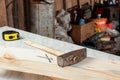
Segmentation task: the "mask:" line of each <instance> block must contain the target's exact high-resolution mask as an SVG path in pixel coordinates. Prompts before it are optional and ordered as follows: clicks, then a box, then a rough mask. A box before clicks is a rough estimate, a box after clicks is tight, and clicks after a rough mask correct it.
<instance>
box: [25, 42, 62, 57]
mask: <svg viewBox="0 0 120 80" xmlns="http://www.w3.org/2000/svg"><path fill="white" fill-rule="evenodd" d="M25 44H27V45H29V46H32V47H35V48H38V49H40V50H42V51H45V52H47V53H49V54H52V55H54V56H59V55H62V54H64V53H63V52H61V51H58V50H55V49H53V48H50V47H47V46H44V45H41V44H39V43H35V42H32V41H29V40H27V41H25Z"/></svg>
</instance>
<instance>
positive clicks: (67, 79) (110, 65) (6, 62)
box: [0, 47, 120, 80]
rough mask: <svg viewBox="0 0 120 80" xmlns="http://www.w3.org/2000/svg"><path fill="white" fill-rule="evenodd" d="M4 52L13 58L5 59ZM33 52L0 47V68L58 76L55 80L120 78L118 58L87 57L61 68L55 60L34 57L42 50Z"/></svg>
mask: <svg viewBox="0 0 120 80" xmlns="http://www.w3.org/2000/svg"><path fill="white" fill-rule="evenodd" d="M5 52H7V53H9V54H12V56H13V57H14V58H13V59H6V58H5V57H4V56H3V54H5ZM33 52H34V53H33ZM35 52H36V51H35V50H28V49H22V50H19V48H18V49H17V48H12V47H10V48H7V49H2V47H0V68H3V69H7V70H13V71H19V72H25V73H32V74H39V75H44V76H49V77H52V78H54V77H55V78H58V79H57V80H79V79H82V80H119V79H120V61H118V60H108V59H102V58H92V57H87V58H86V59H85V60H83V61H82V62H80V63H78V64H76V65H73V66H68V67H64V68H61V67H59V66H57V64H56V63H55V62H53V63H49V62H47V60H45V59H44V60H43V59H37V58H34V56H35V55H41V54H43V52H40V53H35ZM16 53H17V54H16ZM53 58H54V57H53ZM44 61H45V62H44Z"/></svg>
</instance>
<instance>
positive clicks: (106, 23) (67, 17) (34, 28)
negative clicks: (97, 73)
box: [0, 0, 120, 55]
mask: <svg viewBox="0 0 120 80" xmlns="http://www.w3.org/2000/svg"><path fill="white" fill-rule="evenodd" d="M0 10H1V11H0V26H1V27H2V26H6V25H7V26H10V27H14V28H18V29H22V30H26V31H29V32H33V33H36V34H39V35H42V36H47V37H50V38H55V39H58V40H62V41H66V42H70V43H74V44H77V45H82V46H86V47H89V48H92V49H96V50H101V51H104V52H108V53H111V54H115V55H120V43H119V42H120V24H119V23H120V21H119V19H120V17H119V15H120V0H0Z"/></svg>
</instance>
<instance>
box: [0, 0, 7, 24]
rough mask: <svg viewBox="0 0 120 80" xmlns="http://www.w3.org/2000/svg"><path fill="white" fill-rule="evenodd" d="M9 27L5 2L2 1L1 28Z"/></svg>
mask: <svg viewBox="0 0 120 80" xmlns="http://www.w3.org/2000/svg"><path fill="white" fill-rule="evenodd" d="M6 25H7V16H6V7H5V0H0V26H6Z"/></svg>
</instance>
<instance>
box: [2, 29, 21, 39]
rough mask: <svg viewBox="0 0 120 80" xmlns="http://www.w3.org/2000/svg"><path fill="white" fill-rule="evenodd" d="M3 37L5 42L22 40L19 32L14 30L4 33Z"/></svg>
mask: <svg viewBox="0 0 120 80" xmlns="http://www.w3.org/2000/svg"><path fill="white" fill-rule="evenodd" d="M2 35H3V39H4V40H5V41H14V40H18V39H19V38H20V36H19V32H17V31H13V30H9V31H4V32H3V33H2Z"/></svg>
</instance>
